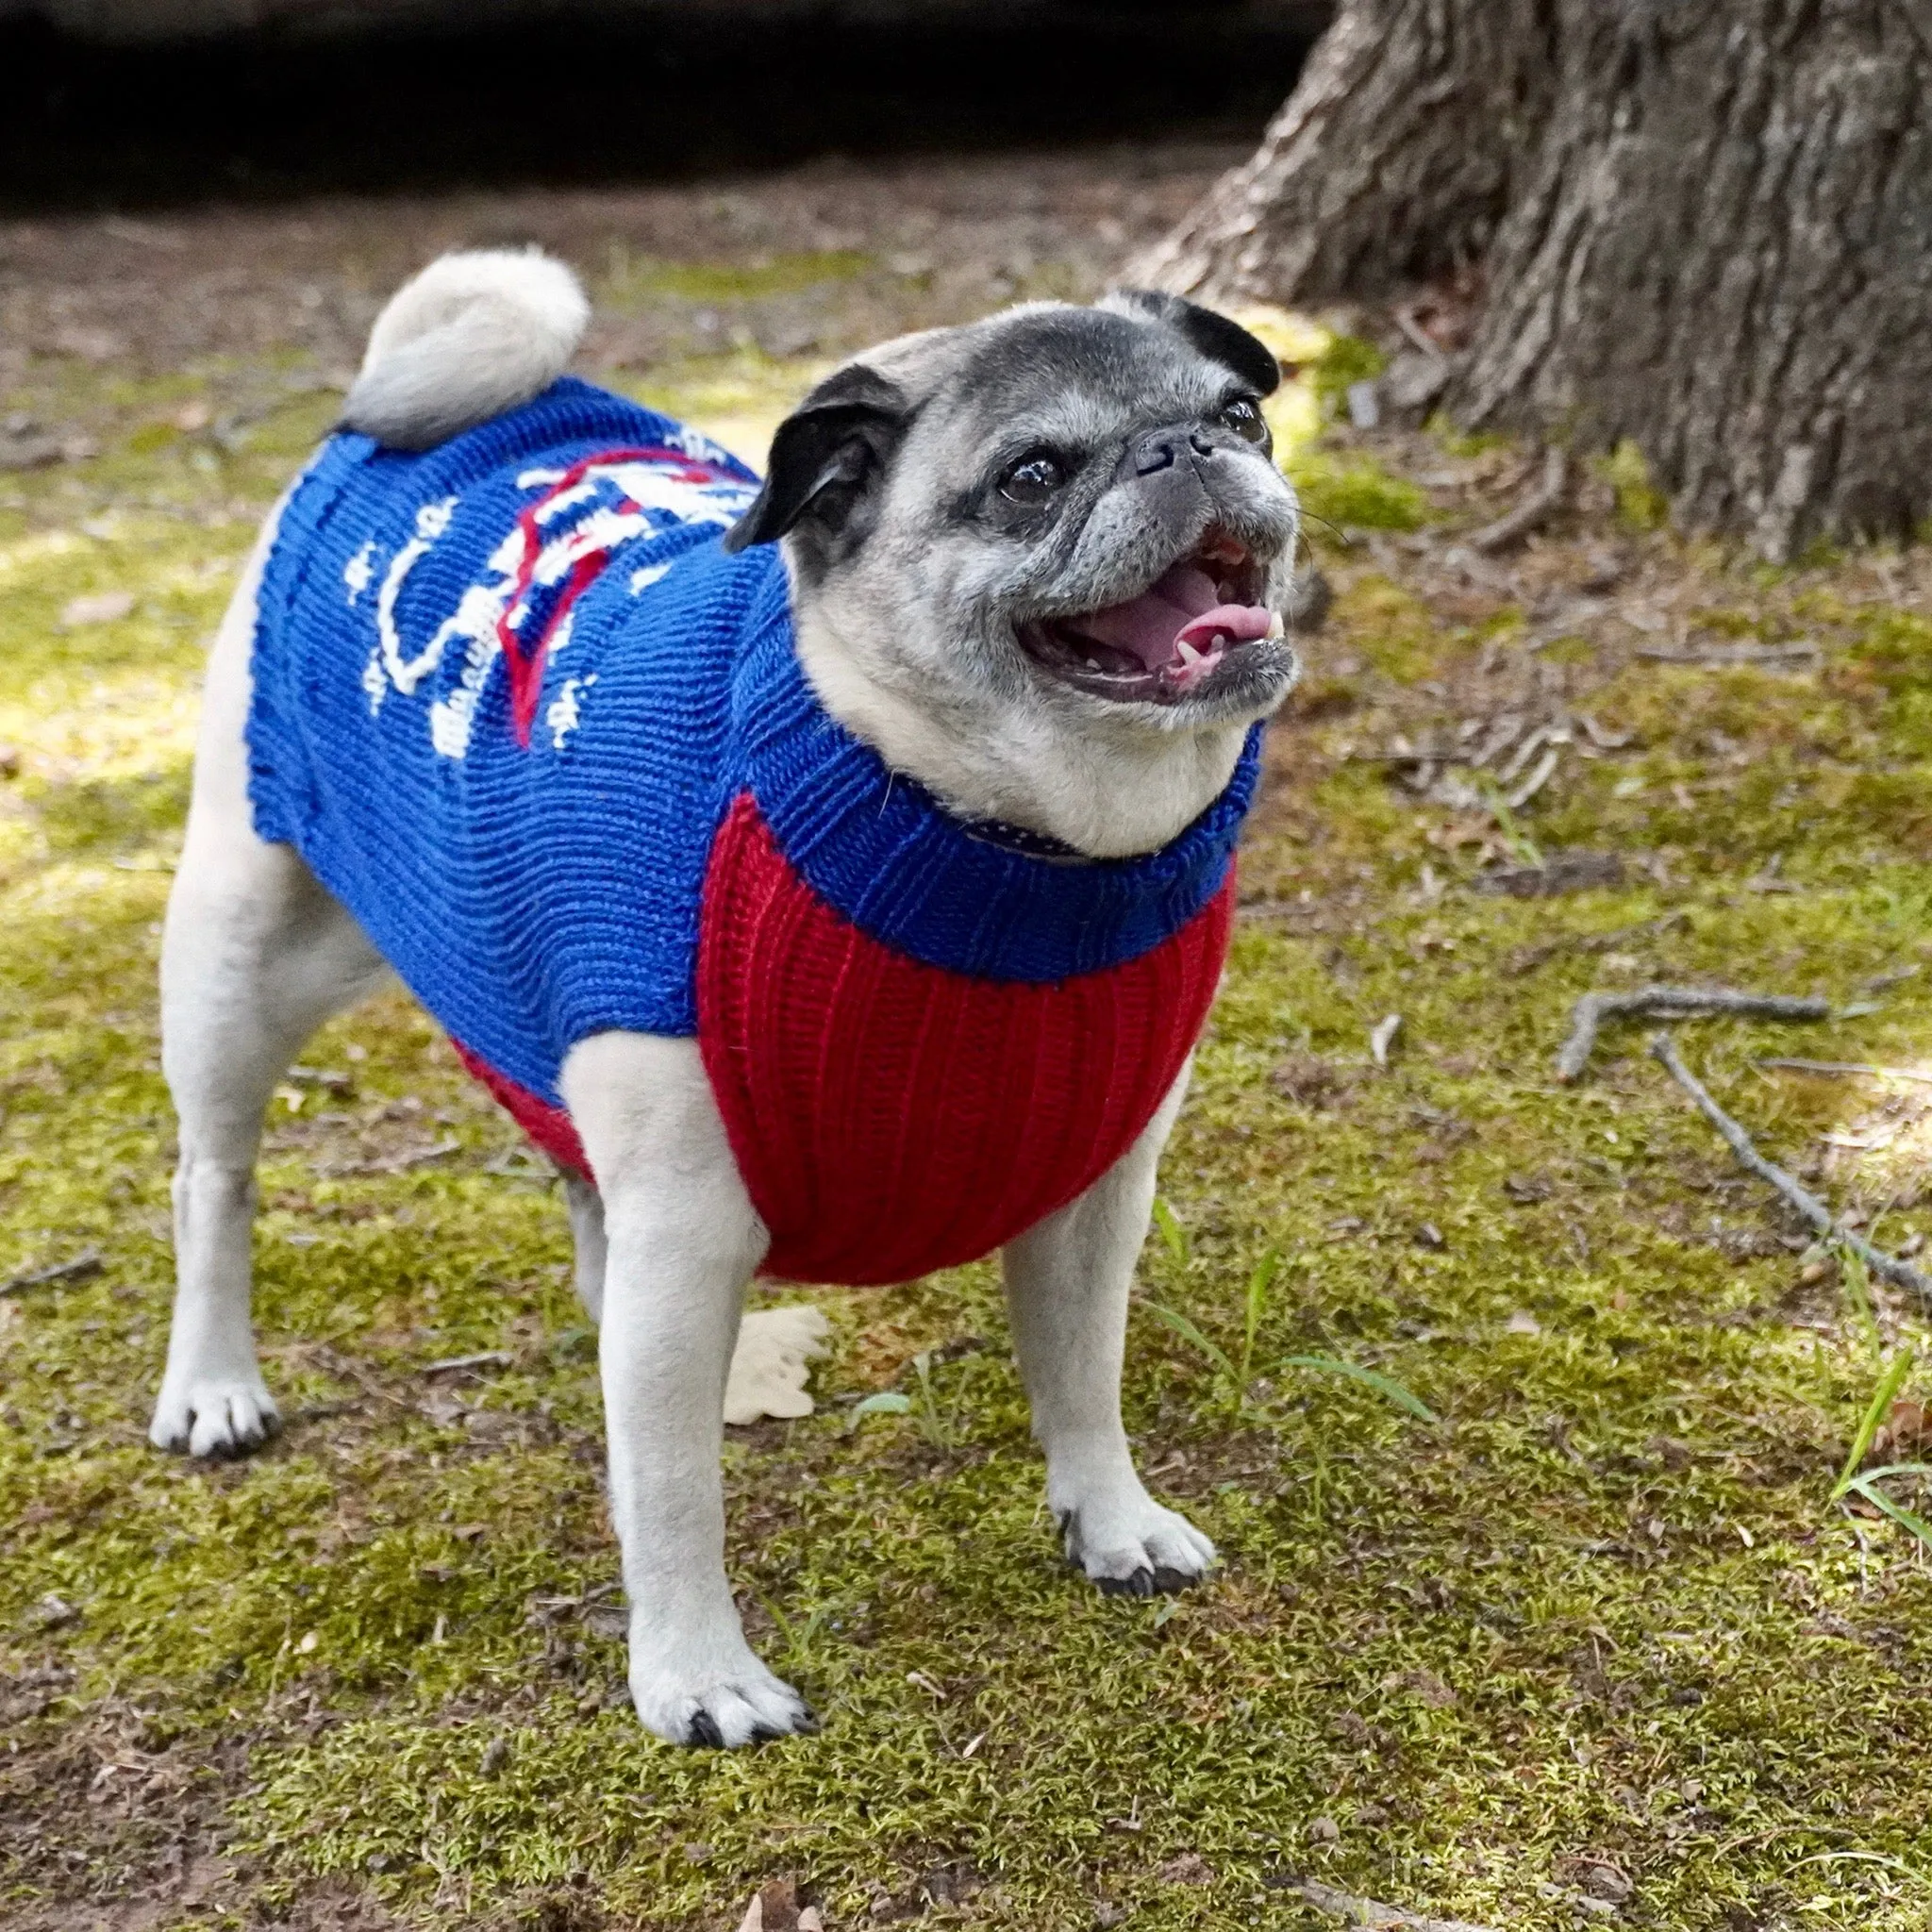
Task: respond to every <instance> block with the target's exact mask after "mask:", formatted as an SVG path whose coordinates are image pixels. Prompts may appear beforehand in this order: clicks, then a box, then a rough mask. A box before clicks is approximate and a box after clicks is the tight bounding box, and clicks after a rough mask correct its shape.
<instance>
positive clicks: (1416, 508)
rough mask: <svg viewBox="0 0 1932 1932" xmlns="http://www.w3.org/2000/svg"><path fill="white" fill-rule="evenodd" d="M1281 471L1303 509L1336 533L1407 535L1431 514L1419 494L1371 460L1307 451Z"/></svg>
mask: <svg viewBox="0 0 1932 1932" xmlns="http://www.w3.org/2000/svg"><path fill="white" fill-rule="evenodd" d="M1283 467H1284V468H1285V469H1286V470H1287V473H1288V476H1289V479H1290V481H1291V482H1292V483H1293V485H1294V487H1295V489H1296V491H1298V492H1299V494H1300V496H1301V500H1302V508H1303V509H1304V510H1305V511H1306V512H1307V514H1308V515H1309V516H1311V517H1318V518H1321V519H1323V520H1324V521H1325V522H1326V523H1329V524H1332V525H1335V526H1336V527H1337V528H1339V529H1341V530H1351V529H1355V530H1413V529H1417V528H1419V527H1420V526H1421V525H1424V524H1425V523H1427V522H1428V521H1429V519H1430V516H1431V514H1432V512H1431V510H1430V508H1429V500H1428V498H1427V497H1426V496H1425V495H1424V493H1423V492H1422V491H1421V490H1419V489H1418V488H1417V487H1416V486H1415V485H1414V484H1413V483H1411V482H1409V481H1408V480H1407V478H1406V477H1403V476H1397V475H1394V474H1393V473H1392V472H1391V471H1389V470H1387V469H1385V468H1384V467H1383V466H1382V465H1381V464H1380V463H1378V462H1376V461H1375V460H1374V458H1372V457H1353V458H1340V457H1337V456H1335V455H1333V454H1331V453H1330V452H1328V451H1325V450H1322V449H1309V450H1306V451H1303V452H1302V453H1300V454H1298V455H1295V456H1292V457H1291V458H1289V459H1288V460H1287V462H1286V463H1285V464H1284V466H1283Z"/></svg>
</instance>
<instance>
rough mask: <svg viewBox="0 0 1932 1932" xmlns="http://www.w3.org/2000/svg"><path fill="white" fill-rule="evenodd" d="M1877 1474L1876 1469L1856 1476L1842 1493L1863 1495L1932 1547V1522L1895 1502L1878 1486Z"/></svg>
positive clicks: (1875, 1507) (1867, 1500)
mask: <svg viewBox="0 0 1932 1932" xmlns="http://www.w3.org/2000/svg"><path fill="white" fill-rule="evenodd" d="M1876 1475H1877V1471H1875V1470H1874V1472H1873V1474H1871V1475H1857V1476H1854V1477H1853V1478H1852V1479H1851V1481H1850V1482H1848V1483H1847V1484H1845V1486H1844V1489H1843V1491H1842V1492H1841V1493H1843V1494H1847V1495H1855V1496H1863V1497H1864V1499H1865V1500H1866V1502H1868V1503H1870V1504H1871V1505H1872V1507H1874V1509H1882V1510H1884V1512H1885V1513H1886V1515H1888V1516H1889V1517H1890V1518H1891V1520H1892V1521H1893V1522H1894V1523H1897V1524H1903V1525H1904V1526H1905V1527H1906V1528H1907V1529H1908V1530H1910V1531H1911V1533H1912V1534H1913V1535H1914V1536H1915V1537H1917V1538H1918V1539H1919V1541H1921V1542H1922V1543H1924V1545H1925V1547H1926V1548H1927V1549H1932V1523H1927V1522H1926V1521H1925V1519H1924V1517H1923V1516H1921V1515H1919V1514H1918V1513H1917V1512H1916V1511H1914V1510H1911V1509H1907V1507H1905V1505H1904V1504H1903V1503H1894V1502H1893V1501H1892V1500H1891V1498H1890V1496H1888V1495H1887V1494H1886V1493H1885V1491H1883V1490H1881V1489H1880V1488H1879V1487H1878V1485H1877V1483H1876V1481H1875V1480H1874V1478H1875V1477H1876Z"/></svg>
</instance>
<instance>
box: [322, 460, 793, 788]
mask: <svg viewBox="0 0 1932 1932" xmlns="http://www.w3.org/2000/svg"><path fill="white" fill-rule="evenodd" d="M670 441H672V442H673V444H674V446H675V447H676V448H678V449H680V450H683V451H684V452H685V453H686V454H688V455H689V456H691V457H692V458H697V459H699V460H701V461H705V462H708V463H718V462H723V461H724V460H727V459H726V458H725V457H724V452H723V451H722V450H720V449H719V448H718V446H717V445H716V444H715V443H713V442H710V441H708V440H707V439H706V438H704V437H702V436H699V435H698V434H697V433H696V432H695V431H686V432H683V433H681V434H680V435H679V436H677V437H676V438H674V439H670ZM566 475H568V472H566V471H563V470H557V469H532V470H525V472H524V473H523V474H522V475H519V476H518V477H517V487H518V488H519V489H521V490H537V489H543V490H553V489H556V488H557V486H558V484H560V483H562V482H563V480H564V478H565V476H566ZM607 488H608V489H609V490H610V491H613V492H614V493H616V494H617V495H618V496H619V497H621V498H622V499H624V502H623V507H622V508H617V507H615V506H614V505H611V504H609V503H608V502H607V503H605V504H603V505H602V506H600V507H598V508H590V509H588V510H586V509H585V506H587V505H590V504H593V503H594V502H595V501H596V499H597V498H598V496H599V495H600V493H601V492H602V491H605V490H606V489H607ZM757 493H758V486H757V485H756V484H752V483H745V482H742V481H741V480H740V479H739V478H737V477H735V476H731V475H719V476H702V477H696V478H693V477H691V476H689V475H679V474H677V472H676V470H675V467H674V466H672V465H668V464H666V463H664V462H663V461H661V460H658V461H639V460H636V459H628V460H617V461H612V462H608V463H595V464H592V465H591V467H590V468H589V469H587V470H586V471H585V472H584V473H583V475H581V476H580V477H579V478H578V479H577V480H576V481H575V483H573V484H572V485H571V487H570V488H569V489H567V490H561V491H558V494H556V495H555V496H552V497H548V498H546V499H545V500H544V501H542V502H541V503H540V504H539V505H538V506H537V507H536V510H535V513H534V515H533V516H531V518H530V519H529V522H530V525H534V526H536V527H537V528H539V529H547V528H548V526H550V525H554V524H555V523H556V521H557V520H558V518H559V517H564V516H566V515H567V514H568V513H570V512H573V511H575V512H578V515H577V518H576V521H575V522H572V523H569V524H568V525H567V526H566V527H565V528H562V529H560V530H557V531H555V532H554V534H550V535H548V536H547V538H540V539H539V540H538V543H537V550H536V555H535V556H534V558H533V557H531V555H530V554H529V553H530V542H531V540H530V536H529V534H528V530H527V529H526V527H525V525H523V524H521V523H519V524H517V525H513V526H512V527H511V528H510V529H509V531H508V533H507V534H506V535H505V537H504V539H503V541H501V542H500V543H499V544H498V545H497V546H496V549H495V550H494V551H493V552H492V553H491V558H490V561H489V564H488V566H487V570H488V575H486V576H485V577H484V579H483V580H482V581H481V582H479V583H475V584H472V585H470V586H469V587H468V588H467V589H466V590H465V591H463V593H462V596H461V598H460V599H459V600H458V604H457V608H456V609H455V611H453V612H452V613H451V615H449V616H448V617H446V618H445V619H444V620H443V621H442V623H441V624H440V625H438V626H437V628H436V630H435V632H434V633H433V634H432V635H431V637H430V638H429V640H428V641H427V642H426V643H425V644H424V646H423V648H422V649H421V650H420V651H419V652H417V653H416V654H415V655H414V656H413V657H411V656H410V655H409V654H408V649H407V647H406V646H405V644H404V641H403V639H402V636H401V633H400V631H399V630H398V628H397V625H396V603H397V599H398V598H399V597H400V595H401V593H402V589H403V584H404V582H405V580H406V579H407V578H408V575H409V572H410V571H411V570H412V569H414V568H415V566H416V564H417V563H418V562H420V561H421V560H422V558H424V557H425V556H426V555H427V554H428V552H429V551H430V550H431V549H432V548H433V547H434V545H435V543H436V541H437V540H438V539H439V538H441V536H442V535H443V533H444V532H445V531H446V530H447V529H448V528H449V526H450V523H451V520H452V518H453V517H454V516H455V514H456V510H457V506H458V498H457V497H454V496H451V497H445V498H444V499H442V500H441V502H438V503H427V504H425V505H424V506H423V507H422V508H420V509H419V510H418V511H417V512H416V528H415V534H414V535H413V536H412V537H411V538H410V539H409V541H408V542H407V543H405V544H404V545H403V547H402V549H401V550H399V551H398V552H397V553H396V555H395V557H394V558H393V559H392V560H391V563H390V566H389V569H388V571H387V572H386V573H385V575H384V576H383V580H382V588H381V590H380V591H379V592H378V593H377V595H376V600H375V629H376V644H375V650H374V651H373V652H372V653H371V654H370V658H369V661H368V663H367V665H366V666H365V667H364V670H363V673H362V689H363V691H365V692H366V693H367V694H368V698H369V708H370V711H371V712H372V714H373V713H375V712H376V711H378V710H380V709H381V708H382V702H383V699H384V697H385V696H386V695H387V694H388V692H389V691H390V689H391V687H393V688H394V689H395V690H397V691H401V692H402V693H403V694H404V695H405V696H408V695H409V694H410V693H412V692H413V691H415V690H416V688H417V686H419V685H420V684H421V683H422V682H423V680H424V679H425V678H426V677H427V676H429V675H430V674H431V673H432V672H434V671H435V670H436V669H437V667H438V666H439V665H440V664H441V662H442V658H443V654H444V653H445V651H447V650H448V648H449V646H450V645H451V644H452V643H453V642H457V643H460V644H461V645H462V646H463V662H462V670H461V672H460V673H459V675H458V677H457V680H456V683H455V685H454V687H453V688H452V689H451V690H450V691H448V692H447V694H446V695H444V696H442V697H441V698H439V699H437V700H436V701H435V702H434V703H433V704H432V705H431V706H430V707H429V739H430V742H431V744H432V745H433V746H434V747H435V749H436V751H437V752H438V753H439V754H440V755H441V757H444V758H464V757H466V756H467V755H468V753H469V748H470V736H471V730H472V726H473V724H474V723H475V714H476V708H477V706H478V704H479V703H480V702H481V700H482V695H483V688H484V685H485V684H486V683H487V682H488V680H489V676H490V673H491V666H492V665H493V664H494V663H495V661H496V658H498V656H499V655H500V654H501V651H502V632H503V631H504V630H509V631H512V632H519V633H520V632H521V631H522V630H523V627H524V625H525V623H526V622H527V621H528V619H529V617H530V614H531V608H532V603H531V599H530V598H529V597H528V596H526V595H520V594H519V587H520V586H521V587H523V588H524V589H525V591H547V590H552V589H554V588H555V587H556V586H557V585H558V584H561V583H563V582H564V581H565V580H566V579H567V578H568V577H569V576H570V575H571V574H572V572H573V571H575V569H576V568H577V566H578V565H579V564H580V563H582V562H584V561H585V560H586V559H590V558H597V557H599V556H600V555H601V556H603V557H605V558H608V557H610V556H611V555H612V554H614V553H615V552H616V551H617V550H619V549H620V548H621V547H623V546H624V545H625V544H627V543H632V542H635V541H639V540H641V539H645V538H650V537H654V536H658V535H662V534H664V533H665V532H666V531H669V530H671V529H675V528H677V527H678V526H680V525H685V524H708V525H715V526H717V527H719V528H724V529H728V528H729V527H730V526H731V525H733V524H734V523H736V522H737V521H738V519H739V517H740V515H741V513H742V512H743V510H744V508H745V506H746V505H747V504H748V503H749V502H750V501H751V499H752V498H753V497H754V496H755V495H756V494H757ZM375 549H376V546H375V543H374V542H373V541H372V542H370V543H366V544H364V545H363V547H362V549H361V550H360V551H358V553H357V554H356V556H355V557H353V558H351V559H350V560H349V563H348V564H347V566H346V567H345V568H344V570H343V572H342V581H343V582H344V584H346V585H347V586H348V589H349V592H350V595H349V602H350V603H351V604H354V603H355V602H356V599H357V598H358V596H359V595H360V594H361V592H362V591H363V590H365V589H366V588H367V587H368V585H369V584H370V582H372V581H373V580H374V577H375ZM674 561H675V559H674ZM671 569H672V564H670V563H658V564H650V565H647V566H645V567H644V568H643V569H641V570H639V571H638V572H636V573H635V574H634V575H632V577H631V579H630V590H631V594H632V595H636V594H637V592H639V591H642V590H644V589H646V588H648V587H649V586H650V585H651V584H654V583H656V582H658V580H659V579H660V578H661V577H663V576H665V575H667V574H668V573H669V572H670V570H671ZM512 599H514V600H515V601H514V605H513V606H512ZM574 618H575V612H573V611H570V610H566V611H564V612H563V614H562V616H561V617H560V618H559V619H558V620H557V625H556V629H555V631H554V632H553V633H552V635H551V637H550V640H549V646H548V648H549V653H550V655H552V656H555V655H556V654H557V653H558V652H560V651H562V650H563V649H565V648H566V647H567V646H568V644H569V642H570V637H571V626H572V623H573V621H574ZM595 682H596V679H595V677H594V675H593V676H588V677H583V678H575V677H573V678H566V679H565V680H564V683H563V686H562V688H561V690H559V691H558V694H557V696H556V697H555V698H554V699H553V700H552V701H551V704H550V707H549V708H548V709H547V710H546V711H545V713H544V723H545V724H546V725H547V726H548V727H549V730H550V733H551V741H552V743H553V744H554V745H555V746H556V748H557V749H558V751H561V750H562V749H563V748H564V745H565V743H566V741H568V739H569V737H570V735H571V733H572V732H574V731H575V729H576V727H577V723H578V717H579V703H580V697H581V693H582V692H584V691H588V690H589V688H590V686H591V685H592V684H593V683H595Z"/></svg>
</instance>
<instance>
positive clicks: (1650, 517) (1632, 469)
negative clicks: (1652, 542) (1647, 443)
mask: <svg viewBox="0 0 1932 1932" xmlns="http://www.w3.org/2000/svg"><path fill="white" fill-rule="evenodd" d="M1603 474H1604V477H1605V480H1606V481H1607V483H1608V484H1609V486H1610V488H1611V489H1612V490H1614V491H1616V493H1617V515H1618V517H1619V519H1620V520H1621V521H1622V522H1623V523H1624V525H1625V526H1626V527H1628V528H1630V529H1633V530H1660V529H1662V528H1663V526H1664V525H1666V524H1667V523H1668V522H1669V521H1670V517H1671V500H1670V498H1669V497H1667V496H1666V495H1665V494H1664V493H1663V491H1660V490H1658V489H1656V488H1655V487H1654V486H1653V485H1652V483H1651V480H1650V465H1649V463H1647V462H1646V461H1645V460H1644V456H1643V452H1642V451H1641V449H1639V448H1638V447H1637V445H1636V444H1635V443H1634V442H1631V441H1627V440H1626V441H1623V442H1620V443H1619V444H1618V445H1617V446H1616V448H1615V449H1614V450H1612V451H1611V452H1610V454H1609V455H1608V456H1607V457H1606V458H1604V460H1603Z"/></svg>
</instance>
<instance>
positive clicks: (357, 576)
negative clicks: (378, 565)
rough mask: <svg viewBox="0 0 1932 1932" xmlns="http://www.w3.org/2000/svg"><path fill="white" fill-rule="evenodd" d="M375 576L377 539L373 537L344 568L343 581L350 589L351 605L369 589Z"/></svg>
mask: <svg viewBox="0 0 1932 1932" xmlns="http://www.w3.org/2000/svg"><path fill="white" fill-rule="evenodd" d="M374 576H375V538H374V537H372V538H371V539H370V540H369V541H368V542H366V543H365V544H363V546H362V547H361V549H359V550H358V551H357V553H356V554H355V556H354V557H352V558H350V559H349V560H348V562H347V563H345V564H344V565H343V566H342V581H343V583H345V584H347V585H348V587H349V603H350V604H351V606H353V605H354V604H355V602H356V599H357V598H358V597H359V596H360V595H361V594H362V592H363V591H366V590H367V589H368V588H369V582H370V579H371V578H372V577H374Z"/></svg>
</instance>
